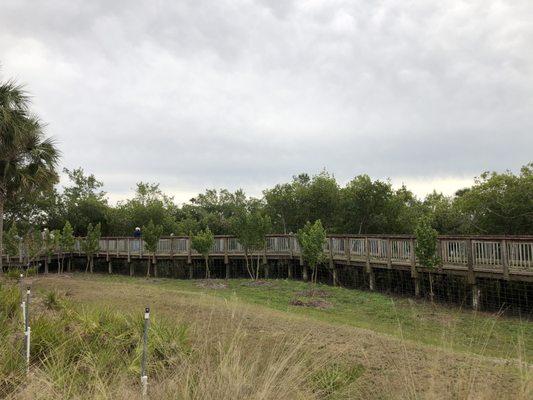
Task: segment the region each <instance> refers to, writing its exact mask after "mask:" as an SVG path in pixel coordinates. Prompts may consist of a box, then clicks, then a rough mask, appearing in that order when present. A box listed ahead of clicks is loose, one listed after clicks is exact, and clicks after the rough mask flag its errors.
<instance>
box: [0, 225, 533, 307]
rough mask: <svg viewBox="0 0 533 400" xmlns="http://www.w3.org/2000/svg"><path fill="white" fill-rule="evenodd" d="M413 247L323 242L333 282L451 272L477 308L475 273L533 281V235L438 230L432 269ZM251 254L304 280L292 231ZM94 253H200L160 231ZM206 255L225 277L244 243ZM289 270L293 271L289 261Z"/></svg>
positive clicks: (147, 256) (225, 242)
mask: <svg viewBox="0 0 533 400" xmlns="http://www.w3.org/2000/svg"><path fill="white" fill-rule="evenodd" d="M82 241H83V238H78V239H77V242H76V251H75V252H74V253H73V254H72V255H73V256H77V257H84V256H85V254H84V253H83V251H82V245H81V244H82ZM414 249H415V238H414V237H413V236H408V235H330V236H328V237H327V240H326V243H325V245H324V253H325V256H326V266H327V268H328V270H329V271H330V274H331V276H332V282H333V284H334V285H335V284H336V283H337V282H338V275H337V274H338V270H339V268H341V267H342V268H350V267H353V268H357V269H358V270H360V271H363V272H364V273H365V274H367V277H368V279H367V281H368V288H369V289H370V290H374V289H375V286H376V283H375V282H376V280H375V275H374V274H375V273H376V272H378V271H379V270H397V271H403V272H404V273H406V274H407V276H410V277H411V279H412V280H413V286H414V290H415V295H419V294H420V279H419V277H423V276H426V275H427V274H428V273H430V272H431V273H433V274H444V275H454V276H459V277H462V279H464V282H465V283H466V284H467V285H469V286H470V292H471V293H472V306H473V307H474V308H477V305H478V304H479V299H480V296H481V289H480V288H479V287H478V285H477V283H478V282H477V278H484V279H492V280H495V281H514V282H524V283H526V284H529V283H531V282H533V236H439V237H438V243H437V253H438V255H439V258H440V261H441V263H440V265H439V266H438V267H437V268H434V269H428V268H425V267H423V266H422V265H420V264H419V262H418V260H417V259H416V256H415V251H414ZM61 254H62V253H61V251H60V249H58V251H56V252H55V253H53V255H52V256H49V257H48V259H47V261H48V262H46V263H45V271H46V272H47V271H48V264H49V262H51V261H52V260H56V259H57V258H58V257H59V256H60V255H61ZM63 255H67V256H68V255H70V254H63ZM250 255H253V256H254V257H257V256H259V257H261V259H262V260H263V262H264V263H265V264H268V262H269V261H274V260H278V261H279V260H285V261H287V262H288V265H292V264H293V263H297V264H299V265H300V266H301V270H302V277H303V279H304V280H307V276H308V271H307V267H306V266H305V265H304V263H303V260H302V257H301V251H300V246H299V244H298V240H297V238H296V236H295V235H291V234H290V235H268V236H267V237H266V247H265V248H264V249H263V250H261V251H255V252H253V253H252V254H250ZM96 257H97V258H98V259H100V260H105V261H107V262H108V264H109V272H112V263H113V260H117V261H118V260H121V261H122V262H127V263H128V264H130V267H129V270H130V274H133V267H132V264H131V262H132V261H134V260H143V259H144V260H147V262H151V263H154V264H156V263H157V260H178V261H180V262H182V263H187V264H190V265H192V263H193V261H194V260H199V259H201V258H202V256H201V255H200V254H198V253H197V252H196V251H194V250H193V249H192V247H191V239H190V237H188V236H167V237H162V238H161V239H160V240H159V243H158V248H157V251H156V252H155V254H152V253H149V252H147V250H146V245H145V243H144V242H143V241H142V239H136V238H133V237H103V238H101V239H100V246H99V251H98V253H97V254H96ZM209 257H210V258H211V259H218V260H221V261H220V262H222V260H223V262H224V263H225V264H226V277H230V276H231V273H230V263H231V261H233V260H242V259H244V249H243V247H242V246H241V245H240V243H239V242H238V240H237V239H236V238H235V237H234V236H215V242H214V245H213V248H212V249H211V253H210V255H209ZM44 260H45V257H44V256H40V257H38V260H37V261H39V262H42V261H44ZM34 261H36V260H34ZM17 264H18V265H25V264H28V259H27V252H26V251H25V249H24V246H23V245H22V244H21V246H20V248H19V255H18V256H17V257H16V258H15V259H13V258H11V259H5V265H17ZM156 265H157V264H156ZM189 270H190V274H189V277H192V276H193V274H192V267H191V268H189ZM155 271H157V269H156V268H155ZM156 273H157V272H156ZM288 273H289V277H291V276H292V267H290V268H289V272H288Z"/></svg>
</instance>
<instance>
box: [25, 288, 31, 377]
mask: <svg viewBox="0 0 533 400" xmlns="http://www.w3.org/2000/svg"><path fill="white" fill-rule="evenodd" d="M30 294H31V293H30V287H29V286H28V287H27V289H26V303H25V306H24V325H25V328H26V331H25V339H26V346H25V349H26V373H29V372H30V344H31V339H30V333H31V328H30Z"/></svg>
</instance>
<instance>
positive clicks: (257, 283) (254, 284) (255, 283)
mask: <svg viewBox="0 0 533 400" xmlns="http://www.w3.org/2000/svg"><path fill="white" fill-rule="evenodd" d="M273 285H274V284H273V283H272V282H268V281H249V282H244V283H242V284H241V286H250V287H257V286H260V287H267V286H273Z"/></svg>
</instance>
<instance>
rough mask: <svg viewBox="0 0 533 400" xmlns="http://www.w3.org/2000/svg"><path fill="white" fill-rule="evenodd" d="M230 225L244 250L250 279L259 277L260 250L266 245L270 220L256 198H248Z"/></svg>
mask: <svg viewBox="0 0 533 400" xmlns="http://www.w3.org/2000/svg"><path fill="white" fill-rule="evenodd" d="M232 221H233V222H232V227H233V232H234V234H235V236H237V240H238V242H239V243H240V244H241V245H242V247H243V250H244V259H245V263H246V270H247V271H248V274H249V275H250V278H251V279H258V278H259V262H260V254H259V251H260V250H264V249H265V246H266V237H265V236H266V235H267V234H268V233H269V232H270V229H271V226H272V225H271V222H270V218H269V217H268V215H265V214H264V213H263V211H262V208H261V205H260V203H259V202H258V201H257V200H250V201H248V203H247V204H246V205H243V206H242V207H241V209H240V210H239V211H238V212H237V214H236V215H235V216H234V217H233V219H232ZM254 251H257V265H256V268H255V271H254V267H253V258H252V256H253V252H254Z"/></svg>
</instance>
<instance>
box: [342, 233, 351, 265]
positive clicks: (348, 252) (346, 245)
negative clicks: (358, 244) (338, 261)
mask: <svg viewBox="0 0 533 400" xmlns="http://www.w3.org/2000/svg"><path fill="white" fill-rule="evenodd" d="M351 250H352V249H351V248H350V238H349V237H345V238H344V254H345V255H346V261H348V263H350V261H351Z"/></svg>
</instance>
